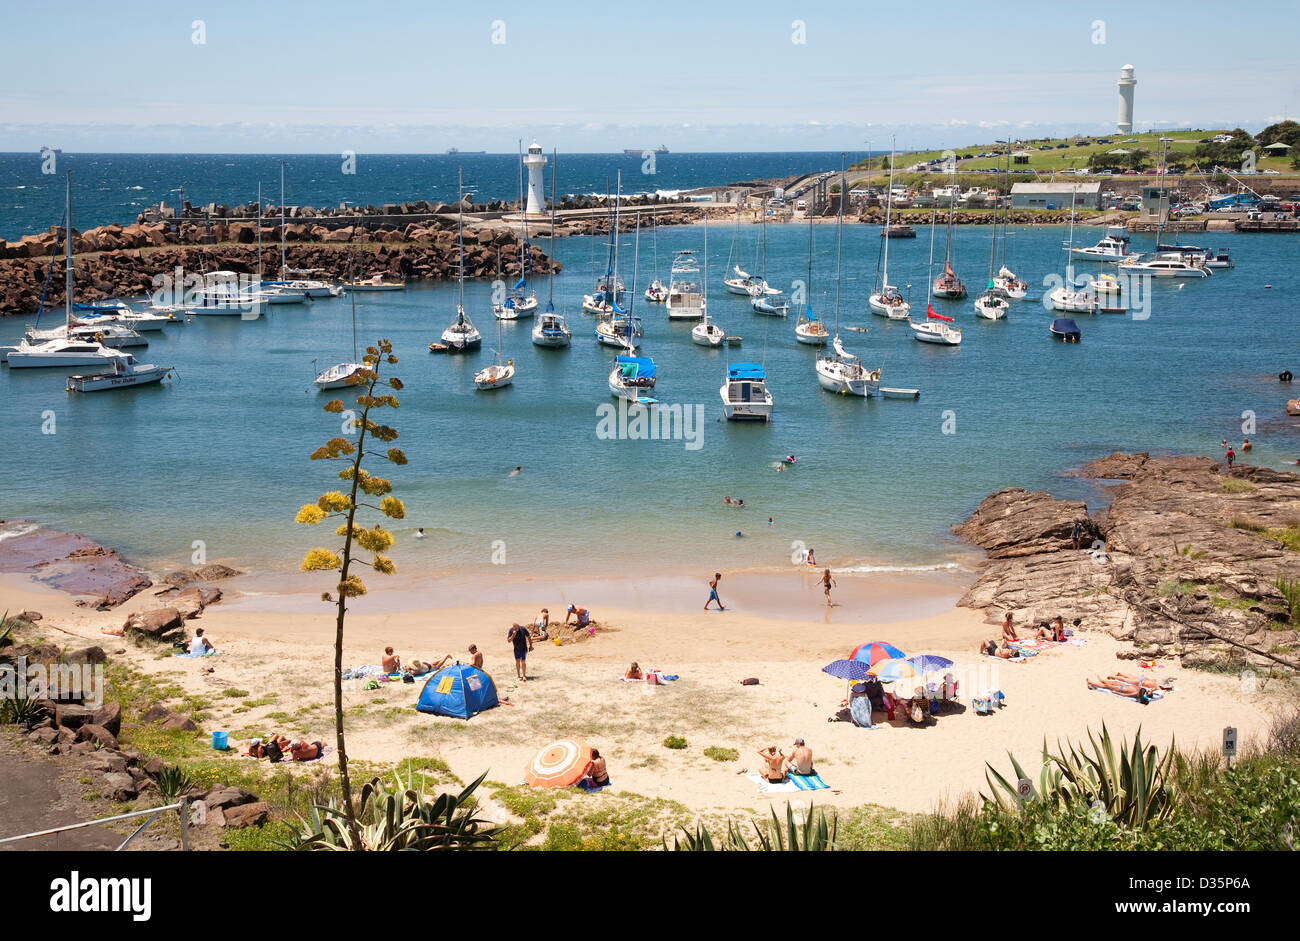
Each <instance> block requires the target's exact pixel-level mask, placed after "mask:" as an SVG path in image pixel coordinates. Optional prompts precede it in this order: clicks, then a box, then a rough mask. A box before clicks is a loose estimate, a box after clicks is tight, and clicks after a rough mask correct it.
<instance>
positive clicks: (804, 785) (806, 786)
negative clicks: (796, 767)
mask: <svg viewBox="0 0 1300 941" xmlns="http://www.w3.org/2000/svg"><path fill="white" fill-rule="evenodd" d="M786 779H787V780H789V781H791V782H792V783H793V784H794V786H795V787H797V788H798V789H799V790H801V791H820V790H821V789H822V788H829V787H830V785H829V784H827V783H826V782H825V781H823V780H822V776H821V775H820V774H817V773H815V772H814V773H813V774H795V773H794V772H793V771H791V772H790V773H789V774H788V775H786Z"/></svg>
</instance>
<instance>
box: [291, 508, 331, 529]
mask: <svg viewBox="0 0 1300 941" xmlns="http://www.w3.org/2000/svg"><path fill="white" fill-rule="evenodd" d="M324 518H325V511H324V510H322V509H321V508H320V507H318V506H313V505H312V504H310V503H304V504H303V505H302V509H301V510H299V511H298V515H297V516H296V517H294V522H295V523H303V524H305V525H307V526H315V525H316V524H317V523H319V522H320V521H321V520H323V519H324Z"/></svg>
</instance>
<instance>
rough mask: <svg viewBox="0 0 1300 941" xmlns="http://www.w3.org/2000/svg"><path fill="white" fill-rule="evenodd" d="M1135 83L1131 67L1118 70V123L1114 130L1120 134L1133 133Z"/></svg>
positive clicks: (1135, 79) (1136, 81) (1127, 66)
mask: <svg viewBox="0 0 1300 941" xmlns="http://www.w3.org/2000/svg"><path fill="white" fill-rule="evenodd" d="M1137 83H1138V80H1137V78H1136V77H1135V76H1134V74H1133V66H1131V65H1126V66H1124V68H1122V69H1120V70H1119V82H1118V85H1119V121H1118V122H1117V124H1116V129H1117V130H1118V131H1119V133H1121V134H1132V133H1133V89H1134V87H1135V86H1136V85H1137Z"/></svg>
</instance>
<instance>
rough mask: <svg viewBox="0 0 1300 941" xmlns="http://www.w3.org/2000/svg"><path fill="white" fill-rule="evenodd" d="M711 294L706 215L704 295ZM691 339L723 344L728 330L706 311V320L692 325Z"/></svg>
mask: <svg viewBox="0 0 1300 941" xmlns="http://www.w3.org/2000/svg"><path fill="white" fill-rule="evenodd" d="M708 294H709V218H708V216H705V217H704V295H705V296H706V297H707V296H708ZM691 340H692V341H693V342H694V343H696V344H698V345H700V346H721V345H722V344H723V343H725V342H726V341H727V331H725V330H723V329H722V328H721V327H719V326H718V325H717V324H716V323H710V322H709V312H708V310H707V309H706V310H705V311H704V320H703V321H701V322H700V323H697V324H696V325H695V326H693V327H691Z"/></svg>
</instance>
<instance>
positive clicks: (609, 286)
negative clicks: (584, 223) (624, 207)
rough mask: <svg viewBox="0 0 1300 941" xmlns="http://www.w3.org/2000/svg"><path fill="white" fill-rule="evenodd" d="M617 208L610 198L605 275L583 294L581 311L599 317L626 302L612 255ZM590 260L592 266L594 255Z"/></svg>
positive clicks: (615, 239)
mask: <svg viewBox="0 0 1300 941" xmlns="http://www.w3.org/2000/svg"><path fill="white" fill-rule="evenodd" d="M605 183H606V186H608V185H609V180H608V178H606V181H605ZM607 196H608V194H607ZM621 198H622V174H619V199H620V201H621ZM618 209H619V207H618V203H617V202H615V201H612V200H611V205H610V215H609V220H610V222H609V255H608V257H607V260H606V263H605V276H604V277H603V278H601V279H600V280H599V281H598V282H597V284H596V291H595V293H593V294H584V295H583V297H582V312H583V313H584V314H596V315H597V316H599V317H605V316H608V315H610V314H612V313H614V309H615V308H616V307H617V306H618V305H619V304H626V303H627V297H626V295H627V289H626V288H625V287H624V286H623V281H622V280H621V279H620V278H619V277H618V272H616V271H615V270H614V256H615V254H616V252H617V250H618ZM593 228H594V223H593ZM592 250H593V253H594V251H595V242H594V241H593V242H592ZM592 261H593V267H594V262H595V259H594V257H593V259H592Z"/></svg>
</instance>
